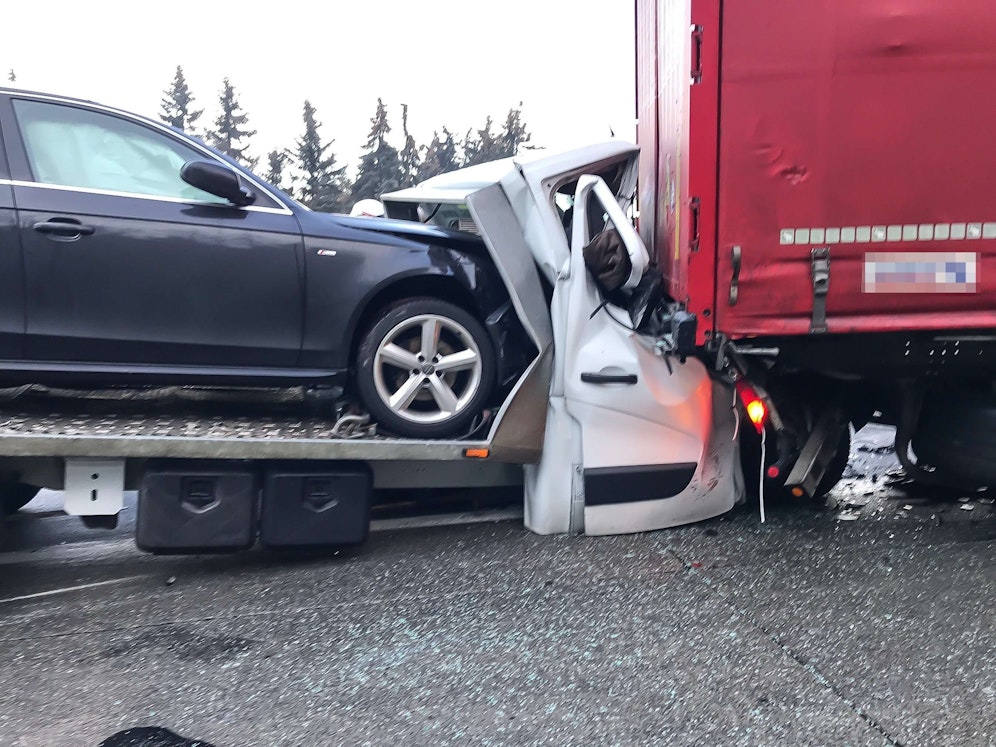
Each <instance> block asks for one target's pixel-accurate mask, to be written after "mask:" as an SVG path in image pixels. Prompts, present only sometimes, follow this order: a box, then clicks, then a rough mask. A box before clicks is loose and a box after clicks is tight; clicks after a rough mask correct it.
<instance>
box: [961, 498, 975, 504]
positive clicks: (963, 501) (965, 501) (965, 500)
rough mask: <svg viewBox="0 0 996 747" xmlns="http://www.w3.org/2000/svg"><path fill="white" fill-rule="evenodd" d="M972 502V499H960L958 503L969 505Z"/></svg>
mask: <svg viewBox="0 0 996 747" xmlns="http://www.w3.org/2000/svg"><path fill="white" fill-rule="evenodd" d="M970 500H972V499H971V498H959V499H958V502H959V503H968V502H969V501H970Z"/></svg>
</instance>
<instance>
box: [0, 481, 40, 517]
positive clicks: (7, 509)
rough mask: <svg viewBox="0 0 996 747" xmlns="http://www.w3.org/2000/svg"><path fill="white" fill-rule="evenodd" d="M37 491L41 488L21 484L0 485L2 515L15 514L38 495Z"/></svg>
mask: <svg viewBox="0 0 996 747" xmlns="http://www.w3.org/2000/svg"><path fill="white" fill-rule="evenodd" d="M39 490H41V488H37V487H35V486H34V485H25V484H24V483H23V482H8V483H2V484H0V509H2V511H3V513H4V514H13V513H17V512H18V511H20V510H21V509H22V508H24V506H26V505H28V503H30V502H31V499H32V498H34V497H35V496H36V495H38V491H39Z"/></svg>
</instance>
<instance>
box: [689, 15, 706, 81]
mask: <svg viewBox="0 0 996 747" xmlns="http://www.w3.org/2000/svg"><path fill="white" fill-rule="evenodd" d="M702 31H703V28H702V26H700V25H698V24H696V25H694V26H692V70H691V76H690V77H691V85H693V86H697V85H698V84H699V83H701V82H702Z"/></svg>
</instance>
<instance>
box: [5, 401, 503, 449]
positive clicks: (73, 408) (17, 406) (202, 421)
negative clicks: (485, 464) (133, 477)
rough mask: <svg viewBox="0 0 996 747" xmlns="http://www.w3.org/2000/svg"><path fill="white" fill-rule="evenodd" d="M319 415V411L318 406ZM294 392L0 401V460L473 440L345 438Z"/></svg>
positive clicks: (458, 445) (461, 445)
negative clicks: (5, 458) (295, 395)
mask: <svg viewBox="0 0 996 747" xmlns="http://www.w3.org/2000/svg"><path fill="white" fill-rule="evenodd" d="M326 409H327V408H326ZM336 421H337V419H336V418H335V417H334V416H333V415H332V414H331V413H330V414H329V415H328V416H327V417H326V416H324V415H323V414H321V412H320V411H319V410H318V408H316V407H314V406H309V405H308V404H306V403H304V402H303V401H301V400H300V399H296V398H295V397H294V395H293V393H280V392H275V391H267V392H259V393H254V394H253V395H252V396H251V397H248V398H247V396H246V394H242V396H241V397H240V396H238V395H237V394H236V395H232V394H228V395H223V394H222V393H218V394H215V393H201V392H198V391H197V390H187V389H184V388H179V387H171V388H165V389H156V390H122V391H112V392H106V391H105V392H66V391H60V390H52V389H31V390H28V391H24V392H16V393H15V394H14V395H12V396H10V397H8V399H7V400H6V401H3V400H0V457H44V456H59V457H110V458H189V459H203V458H210V459H364V460H392V461H397V460H445V459H460V458H463V456H464V452H465V450H466V449H477V448H487V443H486V442H485V441H482V440H438V441H417V440H412V439H399V438H393V437H390V436H384V435H377V434H374V435H369V434H368V433H367V432H366V429H365V428H363V427H361V428H359V429H358V433H357V435H351V436H346V435H344V431H343V430H342V429H341V428H337V427H336Z"/></svg>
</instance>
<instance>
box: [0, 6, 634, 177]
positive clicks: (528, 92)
mask: <svg viewBox="0 0 996 747" xmlns="http://www.w3.org/2000/svg"><path fill="white" fill-rule="evenodd" d="M3 6H4V7H3V14H2V15H3V28H4V40H3V42H2V43H0V70H2V71H3V72H4V79H6V72H7V71H8V70H9V69H13V70H14V72H15V73H16V75H17V82H16V83H15V84H14V85H16V86H18V87H22V88H28V89H32V90H41V91H45V92H50V93H61V94H65V95H70V96H78V97H82V98H88V99H93V100H95V101H99V102H101V103H105V104H110V105H113V106H118V107H120V108H123V109H128V110H131V111H135V112H138V113H140V114H145V115H147V116H156V115H157V114H158V111H159V102H160V99H161V97H162V92H163V90H164V89H165V88H167V87H168V86H169V84H170V83H171V81H172V78H173V74H174V72H175V70H176V66H177V65H182V66H183V69H184V72H185V74H186V76H187V81H188V83H189V85H190V87H191V90H192V92H193V94H194V96H195V97H196V98H197V102H196V103H197V106H198V107H201V106H203V107H205V108H206V112H205V114H204V116H203V117H202V119H201V120H200V122H199V124H201V125H204V124H205V120H207V119H209V118H212V119H213V117H214V116H215V115H216V113H217V105H216V103H217V95H218V92H219V90H220V88H221V81H222V79H223V78H224V77H225V76H228V77H229V78H230V79H231V81H232V83H233V85H234V86H235V89H236V92H237V94H238V96H239V100H240V103H241V104H242V108H243V109H244V110H245V112H246V113H247V114H248V115H249V118H250V120H249V123H250V126H251V127H253V128H255V129H257V130H258V131H259V132H258V134H257V136H256V137H255V138H253V140H252V142H251V146H250V147H251V151H252V153H253V154H254V155H257V156H265V153H266V152H267V151H269V150H271V149H273V148H278V147H288V146H292V145H293V142H294V140H295V138H297V137H299V136H300V133H301V128H302V125H301V109H302V105H303V102H304V99H306V98H308V99H310V100H311V102H312V103H313V104H314V105H315V107H317V110H318V118H319V120H320V121H321V122H323V123H324V126H323V128H322V134H323V136H324V137H325V138H326V139H328V138H335V144H334V145H333V149H334V151H335V152H336V154H337V156H338V157H339V158H340V160H344V161H348V162H349V163H351V164H353V163H355V161H356V160H357V159H358V157H359V155H360V148H361V146H362V145H363V143H364V142H365V140H366V136H367V133H368V132H369V129H370V117H371V116H372V115H373V112H374V109H375V107H376V103H377V97H378V96H380V97H382V98H383V99H384V103H385V104H386V105H387V106H388V116H389V121H390V123H391V124H392V126H393V127H394V128H395V133H394V134H396V135H400V131H401V107H400V104H401V103H407V104H408V105H409V128H410V130H411V131H412V134H413V135H414V136H415V138H416V139H417V140H418V141H419V142H420V143H426V142H428V141H429V140H430V139H431V137H432V131H433V130H434V129H437V128H440V127H442V126H443V125H446V126H448V127H450V129H451V130H452V131H453V132H454V133H455V134H457V135H458V136H459V137H461V138H462V136H463V134H464V133H465V132H466V130H467V128H469V127H471V126H479V125H482V124H483V122H484V119H485V117H487V116H488V115H489V114H490V115H491V116H492V117H494V119H495V120H496V121H497V122H498V123H499V124H500V122H501V121H503V120H504V115H505V114H506V113H507V112H508V109H509V107H510V106H516V105H518V103H519V102H520V101H521V102H522V108H523V114H524V119H525V122H526V124H527V126H528V127H529V128H530V129H531V131H532V133H533V142H534V143H535V144H537V145H541V146H546V147H550V148H559V147H567V146H571V145H575V144H578V143H583V142H591V141H598V140H603V139H607V138H608V137H609V134H610V129H611V130H613V131H614V132H615V133H616V135H617V136H619V137H624V138H627V139H630V140H632V139H633V138H634V137H635V127H634V123H633V122H634V101H633V97H634V93H633V90H634V81H633V69H634V63H633V55H634V52H633V46H634V43H633V36H634V33H633V3H632V1H631V0H560V1H559V2H554V1H553V0H422V2H419V1H418V0H379V2H374V1H372V0H365V1H364V2H353V1H352V0H324V1H321V0H310V1H309V0H275V1H274V2H260V1H259V0H242V1H241V2H217V1H215V2H162V3H160V2H157V3H152V2H142V1H135V0H131V1H125V0H48V1H46V0H34V2H20V1H8V2H4V3H3Z"/></svg>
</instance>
